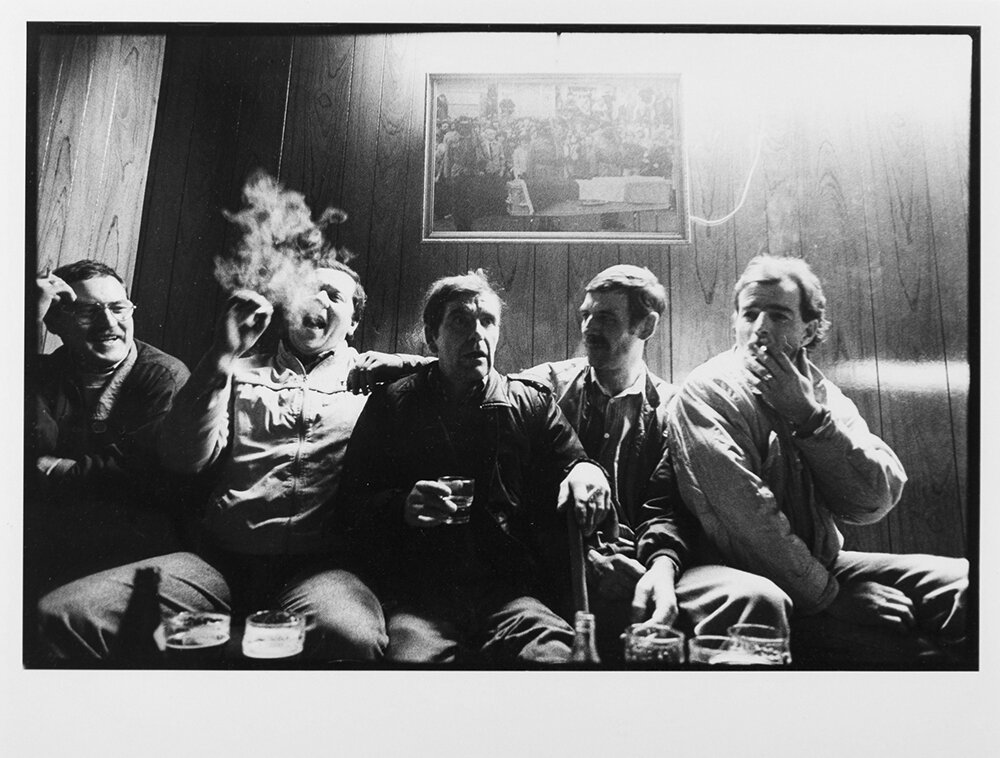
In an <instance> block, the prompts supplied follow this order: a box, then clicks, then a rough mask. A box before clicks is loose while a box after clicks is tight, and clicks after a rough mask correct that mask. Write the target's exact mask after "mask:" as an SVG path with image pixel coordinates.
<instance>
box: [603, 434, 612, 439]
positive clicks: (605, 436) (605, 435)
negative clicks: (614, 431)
mask: <svg viewBox="0 0 1000 758" xmlns="http://www.w3.org/2000/svg"><path fill="white" fill-rule="evenodd" d="M604 439H606V440H609V439H611V433H610V432H605V433H604Z"/></svg>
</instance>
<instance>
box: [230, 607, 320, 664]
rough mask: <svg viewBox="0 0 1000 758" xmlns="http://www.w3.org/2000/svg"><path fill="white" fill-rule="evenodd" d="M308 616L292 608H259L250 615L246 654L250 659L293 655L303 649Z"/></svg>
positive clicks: (245, 637) (247, 628) (245, 636)
mask: <svg viewBox="0 0 1000 758" xmlns="http://www.w3.org/2000/svg"><path fill="white" fill-rule="evenodd" d="M305 641H306V617H305V616H304V615H302V614H298V613H291V612H290V611H257V612H256V613H252V614H250V615H249V616H248V617H247V623H246V628H245V629H244V630H243V655H245V656H246V657H247V658H290V657H291V656H293V655H298V654H299V653H301V652H302V648H303V647H304V646H305Z"/></svg>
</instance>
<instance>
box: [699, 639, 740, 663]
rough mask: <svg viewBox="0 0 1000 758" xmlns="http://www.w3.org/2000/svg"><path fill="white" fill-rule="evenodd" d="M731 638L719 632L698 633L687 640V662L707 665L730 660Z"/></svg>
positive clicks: (731, 656)
mask: <svg viewBox="0 0 1000 758" xmlns="http://www.w3.org/2000/svg"><path fill="white" fill-rule="evenodd" d="M732 644H733V640H732V638H731V637H724V636H722V635H721V634H698V635H695V636H694V637H692V638H691V639H689V640H688V663H690V664H692V665H699V666H708V665H718V664H727V663H731V662H732V658H733V653H732V652H731V650H730V648H731V647H732Z"/></svg>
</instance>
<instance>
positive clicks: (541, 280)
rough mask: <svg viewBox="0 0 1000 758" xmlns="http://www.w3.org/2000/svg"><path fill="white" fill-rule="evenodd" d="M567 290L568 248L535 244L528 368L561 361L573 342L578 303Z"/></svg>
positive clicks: (575, 335) (574, 339) (571, 347)
mask: <svg viewBox="0 0 1000 758" xmlns="http://www.w3.org/2000/svg"><path fill="white" fill-rule="evenodd" d="M569 289H570V287H569V245H552V244H544V245H536V246H535V295H534V297H535V305H534V310H535V324H534V329H533V330H532V343H533V344H532V354H531V363H532V365H537V364H539V363H545V362H547V361H560V360H565V359H566V358H568V357H569V356H570V351H571V350H572V349H573V346H574V345H575V344H576V342H577V338H578V335H579V329H577V328H575V325H576V317H575V314H576V309H577V307H578V306H579V303H574V302H572V301H571V299H570V298H572V297H574V295H572V294H570V292H569Z"/></svg>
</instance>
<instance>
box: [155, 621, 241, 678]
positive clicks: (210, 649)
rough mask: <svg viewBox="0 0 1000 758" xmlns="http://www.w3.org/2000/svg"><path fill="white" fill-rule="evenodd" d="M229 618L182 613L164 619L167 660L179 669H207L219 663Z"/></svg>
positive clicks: (227, 636)
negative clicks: (179, 667)
mask: <svg viewBox="0 0 1000 758" xmlns="http://www.w3.org/2000/svg"><path fill="white" fill-rule="evenodd" d="M229 622H230V620H229V614H227V613H207V612H201V611H181V612H180V613H175V614H173V615H171V616H165V617H164V619H163V637H164V642H165V645H166V653H167V660H168V661H169V662H170V664H172V665H177V666H181V667H195V668H202V667H209V666H215V665H217V664H218V663H219V662H221V661H222V658H223V651H224V649H225V646H226V643H227V642H228V641H229Z"/></svg>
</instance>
